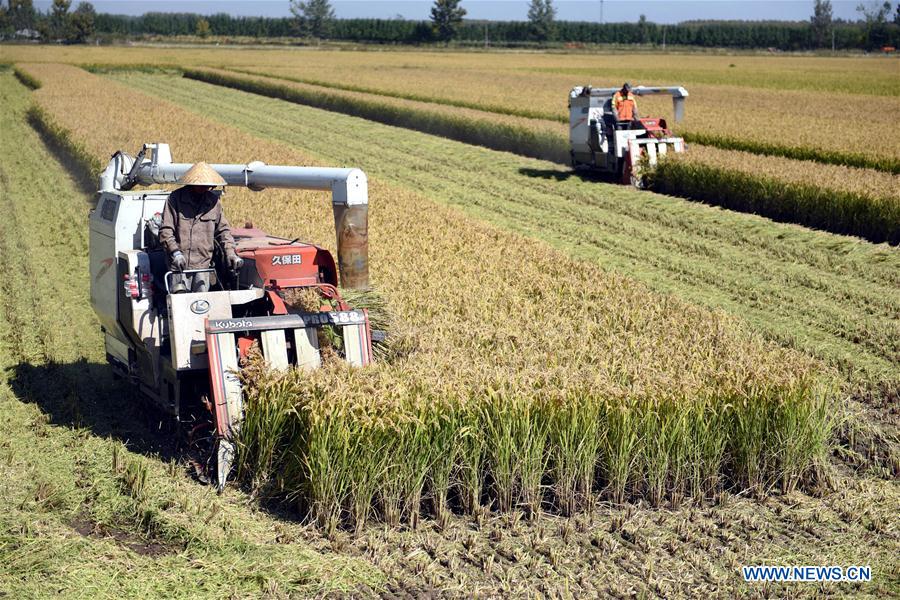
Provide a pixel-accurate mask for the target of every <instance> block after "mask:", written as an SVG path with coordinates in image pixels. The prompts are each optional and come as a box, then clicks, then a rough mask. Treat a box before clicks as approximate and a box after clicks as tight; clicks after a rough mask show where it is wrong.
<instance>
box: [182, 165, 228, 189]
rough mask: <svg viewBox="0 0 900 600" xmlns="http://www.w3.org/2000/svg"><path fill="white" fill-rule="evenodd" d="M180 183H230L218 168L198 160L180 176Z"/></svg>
mask: <svg viewBox="0 0 900 600" xmlns="http://www.w3.org/2000/svg"><path fill="white" fill-rule="evenodd" d="M178 183H181V184H183V185H211V186H213V187H215V186H218V185H228V184H227V182H226V181H225V180H224V179H223V178H222V176H221V175H219V174H218V173H216V170H215V169H213V168H212V167H211V166H209V165H208V164H206V163H205V162H198V163H197V164H195V165H194V166H193V167H191V168H190V169H188V170H187V172H186V173H185V174H184V175H182V176H181V177H179V178H178Z"/></svg>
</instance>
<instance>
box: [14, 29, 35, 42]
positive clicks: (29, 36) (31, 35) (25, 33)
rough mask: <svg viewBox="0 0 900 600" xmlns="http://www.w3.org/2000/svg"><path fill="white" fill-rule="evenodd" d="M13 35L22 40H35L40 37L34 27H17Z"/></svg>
mask: <svg viewBox="0 0 900 600" xmlns="http://www.w3.org/2000/svg"><path fill="white" fill-rule="evenodd" d="M13 37H15V38H17V39H22V40H37V39H40V37H41V34H40V33H38V32H37V31H36V30H34V29H19V30H18V31H16V34H15V36H13Z"/></svg>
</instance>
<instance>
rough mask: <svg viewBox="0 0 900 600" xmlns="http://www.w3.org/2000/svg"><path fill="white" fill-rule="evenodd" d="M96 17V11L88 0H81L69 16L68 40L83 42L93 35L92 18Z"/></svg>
mask: <svg viewBox="0 0 900 600" xmlns="http://www.w3.org/2000/svg"><path fill="white" fill-rule="evenodd" d="M96 18H97V11H95V10H94V5H93V4H91V3H90V2H81V3H79V4H78V7H77V8H76V9H75V12H73V13H72V15H71V16H70V26H69V38H68V39H69V40H70V41H73V42H78V43H84V42H85V41H87V39H88V38H89V37H91V36H92V35H94V20H95V19H96Z"/></svg>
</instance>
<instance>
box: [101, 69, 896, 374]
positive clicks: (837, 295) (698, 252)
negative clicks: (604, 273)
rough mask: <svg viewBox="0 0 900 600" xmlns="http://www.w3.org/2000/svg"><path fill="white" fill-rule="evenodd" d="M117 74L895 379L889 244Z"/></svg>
mask: <svg viewBox="0 0 900 600" xmlns="http://www.w3.org/2000/svg"><path fill="white" fill-rule="evenodd" d="M117 79H119V80H120V81H123V82H125V83H128V84H129V85H133V86H136V87H138V88H140V89H142V90H144V91H147V92H149V93H156V94H159V95H161V96H163V97H166V98H167V99H169V100H171V101H174V102H177V103H179V104H181V105H182V106H185V107H190V108H191V109H192V110H195V111H198V112H199V113H200V114H203V115H205V116H207V117H209V118H214V119H221V120H222V121H223V122H227V123H230V124H233V125H236V126H239V127H242V128H244V129H245V130H247V131H250V132H254V133H255V134H257V135H263V136H266V137H270V138H272V139H277V140H280V141H283V142H286V143H289V144H293V145H295V146H296V147H298V148H303V149H305V150H308V151H312V152H315V153H316V154H319V155H321V156H324V157H326V158H327V159H329V160H332V161H336V162H338V163H349V162H351V161H354V162H355V164H360V165H361V166H362V168H364V169H366V170H367V171H368V172H370V173H371V174H373V175H375V176H377V177H380V178H384V179H385V180H387V181H391V182H394V183H396V184H397V185H402V186H404V187H407V188H409V189H415V190H417V191H421V192H422V193H425V194H426V195H428V196H429V197H431V198H435V199H438V200H441V201H442V202H445V203H447V204H450V205H454V206H459V207H461V208H463V209H464V210H466V211H468V212H469V213H470V214H472V215H474V216H478V217H480V218H484V219H486V220H489V221H490V222H492V223H494V224H496V225H499V226H502V227H504V228H508V229H512V230H514V231H517V232H519V233H524V234H527V235H530V236H533V237H538V238H541V239H545V240H547V241H549V242H551V243H552V244H553V245H555V246H557V247H559V248H561V249H563V250H565V251H566V252H568V253H570V254H572V255H574V256H576V257H579V258H582V259H587V260H591V261H595V262H598V263H599V264H601V265H603V266H605V267H607V268H615V269H617V270H620V271H621V272H623V273H625V274H628V275H629V276H632V277H636V278H639V279H641V280H643V281H646V282H648V283H650V284H651V285H653V286H654V287H657V288H658V289H660V290H662V291H666V292H676V293H678V294H679V295H682V296H685V297H687V298H689V299H690V300H692V301H697V302H702V303H705V304H708V305H710V306H716V307H722V308H726V309H728V310H729V311H730V312H733V313H735V314H737V315H739V316H741V317H743V318H745V319H747V320H749V321H750V322H752V323H753V324H754V325H755V326H757V327H759V328H760V329H761V330H763V331H765V332H766V333H768V334H769V335H771V336H773V337H775V338H777V339H779V340H782V341H786V342H789V343H793V344H795V345H796V346H798V347H800V348H803V349H804V350H806V351H809V352H811V353H813V354H816V355H819V356H823V357H827V358H829V359H832V360H834V361H835V362H836V363H838V364H842V365H847V366H849V367H851V368H856V367H860V368H871V369H873V370H874V371H875V372H881V373H882V374H884V375H889V374H890V373H892V372H895V371H896V367H897V363H898V360H900V358H898V352H900V350H898V344H897V340H898V339H900V321H898V317H900V295H898V293H897V290H898V289H900V275H898V273H900V270H898V269H900V252H898V251H897V250H896V249H895V248H891V247H889V246H886V245H873V244H868V243H865V242H860V241H858V240H854V239H852V238H845V237H841V236H835V235H830V234H824V233H818V232H813V231H809V230H805V229H803V228H800V227H796V226H790V225H780V224H776V223H772V222H770V221H768V220H766V219H762V218H759V217H753V216H747V215H740V214H736V213H732V212H729V211H723V210H719V209H714V208H709V207H705V206H702V205H696V204H694V203H691V202H686V201H681V200H677V199H673V198H666V197H663V196H658V195H655V194H652V193H649V192H635V191H634V190H630V189H627V188H623V187H620V186H615V185H608V184H604V183H600V182H594V181H584V180H582V179H580V178H577V177H571V176H570V174H569V173H568V171H567V170H566V169H564V168H559V167H557V166H555V165H553V164H551V163H546V162H540V161H533V160H527V159H522V158H519V157H516V156H513V155H510V154H505V153H498V152H492V151H488V150H484V149H481V148H477V147H473V146H468V145H465V144H459V143H455V142H452V141H448V140H446V139H442V138H436V137H431V136H427V135H422V134H417V133H411V132H409V131H405V130H403V129H397V128H392V127H387V126H384V125H380V124H377V123H372V122H369V121H365V120H362V119H354V118H348V117H345V116H341V115H336V114H334V113H328V112H323V111H319V110H316V109H311V108H306V107H302V106H296V105H292V104H288V103H284V102H281V101H278V100H272V99H268V98H263V97H259V96H253V95H249V94H245V93H242V92H238V91H233V90H229V89H224V88H218V87H214V86H209V85H206V84H202V83H197V82H191V81H186V80H181V79H178V78H175V77H167V78H166V77H163V78H160V77H158V76H152V75H118V76H117ZM163 90H164V91H163ZM348 122H351V123H353V126H352V127H348V126H347V124H348Z"/></svg>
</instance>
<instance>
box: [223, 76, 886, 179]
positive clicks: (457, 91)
mask: <svg viewBox="0 0 900 600" xmlns="http://www.w3.org/2000/svg"><path fill="white" fill-rule="evenodd" d="M607 60H609V58H607ZM670 60H671V59H670ZM735 60H739V59H735ZM330 62H331V61H328V60H327V59H326V60H324V61H304V62H301V63H300V64H296V65H281V66H277V67H276V66H271V67H267V66H261V65H253V66H252V67H249V68H241V67H238V69H239V70H240V71H241V72H245V73H252V74H257V75H273V76H277V77H282V78H287V79H289V80H295V81H299V82H302V83H308V84H315V85H321V86H327V87H333V88H337V89H347V90H352V91H364V92H369V93H376V94H380V95H388V96H396V97H400V98H407V99H413V100H420V101H427V102H431V103H438V104H450V105H456V106H463V107H466V108H474V109H478V110H485V111H488V112H496V113H499V114H512V115H517V116H521V117H529V118H538V119H546V120H551V121H560V120H562V121H563V122H565V121H566V120H567V119H568V115H567V114H566V111H565V106H566V105H565V103H566V99H567V97H568V92H569V90H570V89H571V88H572V86H573V85H586V84H591V85H594V86H607V87H617V86H620V85H622V82H623V81H625V80H629V81H631V82H632V83H633V84H634V85H638V84H645V85H676V84H677V85H684V86H685V87H687V88H688V91H689V93H690V94H691V95H690V97H689V98H688V100H687V105H686V111H685V119H684V121H683V122H682V123H679V124H678V126H677V129H678V131H679V132H680V133H682V134H684V135H685V137H686V138H687V139H688V141H695V142H698V143H702V144H707V145H715V146H719V147H723V148H735V149H745V150H746V149H752V148H757V149H758V150H757V151H764V150H765V149H766V146H770V148H768V149H767V152H768V153H773V152H774V153H782V154H784V155H787V156H792V157H795V158H802V157H803V156H802V154H801V153H800V152H798V151H797V150H795V149H797V148H802V149H805V150H807V151H808V154H810V155H811V156H818V157H820V159H821V160H822V161H824V162H832V160H834V161H837V160H840V158H839V157H838V156H833V157H829V156H828V155H829V153H833V154H835V155H847V156H846V157H845V158H846V160H848V161H853V163H852V164H853V166H864V165H865V163H866V162H868V163H869V164H871V165H872V166H880V168H885V169H888V170H890V169H893V170H894V171H895V172H896V169H897V166H896V165H897V161H898V159H900V142H897V141H896V140H892V139H890V136H884V135H882V132H883V131H887V130H890V128H891V127H892V123H894V122H895V121H896V120H897V118H898V117H900V108H898V104H897V101H896V94H893V95H892V94H890V93H888V94H886V95H883V96H882V95H872V94H871V93H868V90H869V89H870V87H871V86H873V85H874V86H875V87H878V86H879V85H884V86H885V89H891V84H890V83H888V80H890V79H892V78H893V74H894V73H895V72H896V68H897V65H896V64H894V61H892V60H885V61H881V62H880V63H877V64H878V66H879V67H880V70H879V71H877V72H876V74H875V75H874V77H875V78H876V80H875V83H874V84H873V83H872V82H871V81H870V82H869V83H868V84H866V85H862V86H860V87H858V88H857V89H855V90H852V91H845V92H841V93H836V92H834V91H830V90H829V91H825V90H821V89H819V90H815V91H813V90H807V89H791V88H788V89H773V88H772V87H768V86H765V87H750V86H746V84H745V85H734V84H731V83H730V80H735V79H737V80H740V79H741V78H742V75H737V73H739V72H740V69H739V68H737V66H736V67H735V68H728V67H725V65H724V64H721V63H720V68H723V67H724V68H723V72H722V73H721V79H720V82H719V83H717V84H713V85H710V84H707V83H700V82H696V83H695V81H693V80H691V77H690V75H687V74H686V76H687V78H686V79H675V78H674V75H673V74H670V73H668V72H667V71H666V70H665V69H664V68H660V69H658V70H654V71H648V72H646V74H647V76H646V78H644V77H643V76H641V75H639V73H641V72H640V71H637V72H636V73H638V74H635V72H632V75H631V76H630V77H629V76H623V75H622V73H623V72H631V71H630V68H622V67H621V66H619V67H618V68H617V69H615V70H614V71H613V72H614V73H615V75H612V74H610V72H609V71H607V70H605V69H604V68H603V66H596V67H594V66H592V67H590V68H584V67H582V68H579V69H576V70H575V72H573V70H572V69H569V68H566V67H565V66H563V65H560V66H559V68H558V69H554V68H553V67H551V66H548V67H545V68H541V69H536V70H532V67H530V66H529V67H525V66H523V65H522V64H521V63H514V62H513V61H505V63H499V61H491V60H488V61H485V62H483V63H482V62H475V61H472V62H470V63H469V64H468V67H460V68H457V69H452V70H449V71H448V70H445V69H443V68H442V67H440V66H438V65H439V63H437V62H436V63H435V64H430V63H427V62H418V63H415V62H413V63H411V64H402V65H396V66H388V65H384V64H383V63H382V62H381V61H380V60H376V61H372V63H371V64H366V63H368V61H362V64H360V62H359V61H357V62H356V64H355V66H353V65H350V64H347V63H348V62H349V61H335V63H336V64H335V63H331V64H329V63H330ZM776 62H777V61H776ZM341 63H344V65H346V66H344V65H341ZM498 63H499V64H498ZM513 64H515V65H516V66H513ZM729 64H734V63H729ZM729 71H730V72H731V73H732V75H731V76H729V74H728V72H729ZM675 72H676V73H677V72H678V70H677V69H676V70H675ZM654 75H655V76H654ZM623 77H624V78H623ZM879 79H880V80H881V81H883V82H884V83H883V84H881V83H880V82H879ZM751 81H752V79H751ZM638 105H639V110H640V111H641V114H645V115H658V116H663V117H666V118H668V119H669V120H670V121H671V117H672V108H671V100H670V99H668V98H666V97H662V96H658V97H648V98H642V99H640V101H639V103H638ZM857 105H863V106H865V107H866V108H865V109H864V110H862V111H858V112H856V111H853V110H852V109H850V108H849V107H852V106H857ZM891 165H893V166H891Z"/></svg>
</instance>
